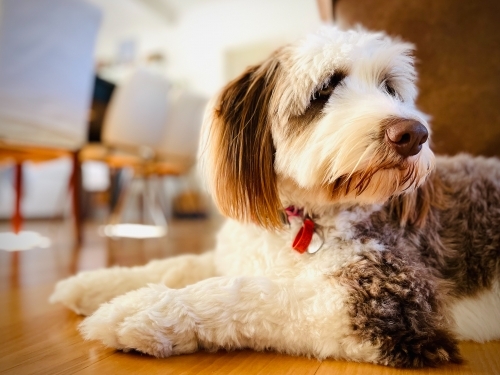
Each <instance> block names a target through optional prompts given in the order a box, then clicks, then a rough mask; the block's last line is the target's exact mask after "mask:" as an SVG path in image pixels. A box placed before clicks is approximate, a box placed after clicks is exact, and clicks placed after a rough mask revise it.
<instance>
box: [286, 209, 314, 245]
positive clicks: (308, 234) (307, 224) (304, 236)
mask: <svg viewBox="0 0 500 375" xmlns="http://www.w3.org/2000/svg"><path fill="white" fill-rule="evenodd" d="M285 213H286V215H287V218H288V221H290V217H301V218H303V222H302V227H301V228H300V230H299V231H298V233H297V235H296V236H295V238H294V240H293V243H292V247H293V248H294V249H295V250H297V251H298V252H299V253H301V254H302V253H304V252H306V251H307V250H308V249H309V245H311V241H312V239H313V235H314V234H315V233H314V227H315V225H314V221H312V220H311V218H310V217H309V216H307V215H305V216H304V210H302V209H299V208H297V207H295V206H290V207H287V208H286V209H285Z"/></svg>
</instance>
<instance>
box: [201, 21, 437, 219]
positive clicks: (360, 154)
mask: <svg viewBox="0 0 500 375" xmlns="http://www.w3.org/2000/svg"><path fill="white" fill-rule="evenodd" d="M412 49H413V47H412V45H410V44H408V43H403V42H401V41H398V40H394V39H391V38H389V37H387V36H385V35H384V34H381V33H369V32H366V31H363V30H357V31H340V30H338V29H336V28H333V27H328V28H323V29H321V30H320V31H319V32H318V33H316V34H313V35H310V36H309V37H307V38H305V39H304V40H301V41H299V42H298V43H295V44H293V45H289V46H285V47H283V48H281V49H279V50H278V51H276V52H275V53H274V54H273V55H272V56H270V57H269V58H268V59H267V60H266V61H264V62H263V63H262V64H260V65H257V66H253V67H250V68H249V69H248V70H247V71H245V72H244V73H243V74H242V75H241V76H239V77H238V78H236V79H235V80H233V81H232V82H230V83H229V84H228V85H227V86H226V87H225V88H224V89H223V90H222V92H221V93H220V94H219V95H218V97H216V98H215V99H214V100H213V102H212V106H210V107H209V109H208V112H207V115H206V118H205V123H204V130H203V133H204V135H203V136H202V145H201V153H202V154H201V155H202V159H203V161H204V167H205V169H206V171H207V172H208V178H209V183H210V185H211V190H212V193H213V195H214V198H215V201H216V203H217V205H218V206H219V208H220V209H221V211H222V213H223V214H225V215H227V216H229V217H232V218H234V219H237V220H242V221H252V222H255V223H258V224H260V225H262V226H264V227H267V228H276V227H278V226H280V225H281V224H280V223H281V222H280V211H281V210H282V209H283V207H284V206H285V205H289V204H295V205H299V206H300V205H302V206H304V205H305V206H307V205H309V206H314V205H316V206H317V205H321V206H324V205H328V204H338V203H354V204H356V203H358V204H372V203H383V202H385V201H387V200H388V199H389V198H390V197H392V196H395V195H400V194H403V193H405V192H409V191H412V190H414V189H416V188H417V187H418V186H419V185H420V184H422V183H423V181H424V180H425V178H426V176H427V175H428V174H429V173H430V171H431V169H432V168H433V164H434V156H433V153H432V151H431V150H430V149H429V126H428V124H427V121H426V116H425V115H424V114H423V113H421V112H420V111H418V110H417V109H416V108H415V97H416V94H417V91H416V88H415V78H416V74H415V69H414V66H413V58H412Z"/></svg>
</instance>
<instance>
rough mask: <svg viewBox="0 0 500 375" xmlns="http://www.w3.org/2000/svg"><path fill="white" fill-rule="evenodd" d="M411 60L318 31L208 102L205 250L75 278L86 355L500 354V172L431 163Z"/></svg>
mask: <svg viewBox="0 0 500 375" xmlns="http://www.w3.org/2000/svg"><path fill="white" fill-rule="evenodd" d="M412 53H413V46H412V45H411V44H409V43H405V42H403V41H401V40H399V39H396V38H391V37H389V36H387V35H385V34H383V33H374V32H368V31H365V30H363V29H356V30H350V31H341V30H339V29H338V28H336V27H333V26H332V27H323V28H321V29H320V30H319V31H317V32H316V33H314V34H311V35H309V36H308V37H306V38H304V39H302V40H300V41H298V42H296V43H294V44H290V45H287V46H284V47H282V48H281V49H279V50H277V51H276V52H275V53H273V54H272V55H271V56H270V57H269V58H268V59H267V60H265V61H264V62H262V63H261V64H259V65H256V66H252V67H249V68H248V69H247V70H246V71H245V72H244V73H243V74H242V75H241V76H239V77H238V78H236V79H234V80H233V81H231V82H230V83H229V84H227V86H225V87H224V88H223V89H222V90H221V92H220V93H219V94H218V95H217V96H216V97H215V98H214V99H212V101H211V102H210V103H209V106H208V108H207V111H206V114H205V118H204V123H203V127H202V136H201V144H200V150H199V153H200V158H201V164H202V167H203V170H204V171H205V176H206V178H207V181H208V185H209V189H210V191H211V193H212V195H213V197H214V200H215V203H216V205H217V206H218V208H219V209H220V210H221V212H222V213H223V214H224V215H225V216H227V217H228V219H227V221H226V222H225V224H224V226H223V227H222V229H221V230H220V232H219V234H218V237H217V245H216V248H215V250H212V251H209V252H207V253H204V254H202V255H183V256H178V257H173V258H170V259H165V260H155V261H152V262H150V263H149V264H147V265H145V266H141V267H132V268H122V267H115V268H110V269H102V270H97V271H91V272H82V273H80V274H78V275H76V276H73V277H70V278H69V279H66V280H63V281H60V282H59V283H58V284H57V286H56V288H55V291H54V293H53V295H52V297H51V301H52V302H61V303H63V304H64V305H66V306H67V307H69V308H70V309H72V310H74V311H75V312H76V313H79V314H83V315H90V316H89V317H87V318H86V319H85V320H84V321H83V322H82V323H81V325H80V331H81V333H82V335H83V337H84V338H85V339H88V340H98V341H101V342H102V343H103V344H104V345H105V346H107V347H111V348H116V349H122V350H130V349H134V350H138V351H140V352H143V353H147V354H150V355H153V356H156V357H168V356H171V355H177V354H183V353H192V352H195V351H197V350H199V349H200V348H203V349H206V350H217V349H219V348H225V349H236V348H252V349H254V350H275V351H278V352H281V353H287V354H290V355H304V356H308V357H315V358H318V359H324V358H334V359H344V360H350V361H360V362H370V363H375V364H381V365H387V366H394V367H423V366H436V365H440V364H444V363H448V362H452V363H459V362H460V361H461V356H460V353H459V348H458V340H475V341H479V342H483V341H487V340H495V339H499V338H500V266H499V265H500V261H499V259H500V256H499V254H500V230H499V228H500V161H499V160H497V159H494V158H491V159H487V158H482V157H477V158H473V157H471V156H468V155H458V156H455V157H435V156H434V154H433V152H432V151H431V149H430V148H429V142H430V128H429V124H428V118H427V116H426V115H425V114H424V113H422V112H421V111H420V110H419V109H417V108H416V106H415V98H416V96H417V89H416V86H415V80H416V72H415V68H414V58H413V57H412Z"/></svg>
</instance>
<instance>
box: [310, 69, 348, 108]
mask: <svg viewBox="0 0 500 375" xmlns="http://www.w3.org/2000/svg"><path fill="white" fill-rule="evenodd" d="M345 76H346V75H345V73H342V72H336V73H335V74H334V75H332V76H331V77H330V80H329V81H328V82H327V83H326V84H325V85H324V86H323V87H322V88H320V89H319V90H317V91H316V92H315V93H314V95H313V97H312V100H314V101H317V100H320V101H327V100H328V98H329V97H330V95H332V93H333V90H335V87H337V86H338V85H339V84H340V83H341V82H342V80H343V79H344V78H345Z"/></svg>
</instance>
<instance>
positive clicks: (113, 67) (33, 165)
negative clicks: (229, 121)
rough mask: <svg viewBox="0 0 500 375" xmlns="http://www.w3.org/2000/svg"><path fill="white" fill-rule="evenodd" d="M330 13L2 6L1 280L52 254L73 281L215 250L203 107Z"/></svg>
mask: <svg viewBox="0 0 500 375" xmlns="http://www.w3.org/2000/svg"><path fill="white" fill-rule="evenodd" d="M320 6H323V5H320V3H318V2H316V1H314V0H295V1H293V2H290V1H287V0H255V1H248V0H0V261H1V262H0V263H1V264H2V265H3V267H4V268H3V269H0V274H1V275H3V276H6V275H7V274H11V276H12V275H14V276H13V277H14V279H16V278H17V280H20V279H23V277H22V275H23V274H24V275H25V276H26V275H27V271H26V264H31V263H33V262H35V263H38V264H40V262H38V261H34V260H33V259H39V258H38V257H40V256H41V255H42V254H44V255H43V256H45V257H49V258H53V257H54V256H55V255H57V254H58V255H57V256H62V257H63V258H64V259H66V261H65V262H63V263H64V264H65V265H68V264H69V265H70V268H71V270H69V269H67V268H66V271H63V272H64V273H71V272H75V271H76V270H78V269H82V268H94V267H97V266H106V265H110V264H117V263H120V264H123V262H125V263H126V262H127V260H126V259H129V262H130V264H136V263H141V262H145V261H147V259H150V258H154V257H160V256H165V255H171V254H173V253H175V252H176V251H177V250H175V249H173V247H174V246H180V247H183V250H182V251H184V252H186V251H187V252H197V251H201V250H202V248H205V247H206V246H202V245H203V244H207V246H208V245H209V244H210V243H211V241H212V237H213V232H214V231H215V229H216V228H217V227H218V225H219V222H220V218H219V216H218V214H217V211H216V210H215V209H214V208H213V207H212V205H211V203H210V200H209V198H207V197H206V196H205V195H204V194H203V189H202V188H201V184H200V181H199V180H198V177H197V173H196V153H197V144H198V133H199V130H200V127H201V122H202V116H203V112H204V109H205V106H206V103H207V101H208V100H209V99H210V97H211V96H213V95H214V94H215V93H216V92H217V91H218V90H219V89H220V88H221V87H222V86H223V85H224V84H225V83H227V82H228V81H229V80H231V79H233V78H235V77H236V76H237V75H238V74H240V73H241V72H242V71H243V70H244V69H245V68H246V67H247V66H249V65H252V64H255V63H258V62H260V61H261V60H263V59H264V58H266V57H267V56H268V55H269V54H270V53H271V52H272V51H273V50H274V49H276V48H277V47H279V46H281V45H283V44H285V43H288V42H291V41H293V40H295V39H297V38H298V37H300V36H303V35H304V34H306V33H307V32H309V31H312V30H314V29H316V28H317V27H318V26H319V25H320V24H321V22H322V20H321V12H320ZM328 6H330V7H331V4H327V7H328ZM327 12H328V14H329V16H328V19H331V18H332V12H331V9H330V10H328V11H327ZM178 241H181V244H179V243H178ZM169 244H170V245H169ZM116 249H117V250H116ZM126 249H130V251H129V253H128V254H129V256H130V258H127V255H124V254H127V250H126ZM26 250H31V251H26ZM179 251H181V250H179ZM21 252H23V254H21ZM9 254H10V255H9ZM35 254H36V255H35ZM64 254H66V255H64ZM88 254H93V255H88ZM96 254H100V255H96ZM145 254H146V255H145ZM138 256H139V258H137V257H138ZM141 257H142V258H141ZM30 259H31V260H30ZM85 259H88V260H89V262H90V263H86V260H85ZM124 259H125V260H124ZM68 262H69V263H68ZM23 264H25V266H24V267H23ZM85 264H86V265H85ZM50 267H51V269H52V268H53V267H54V265H51V266H50ZM28 268H29V267H28ZM2 271H3V272H2ZM14 271H15V272H14ZM52 271H53V269H52ZM13 272H14V273H15V274H13ZM19 272H21V275H20V274H19ZM37 273H40V272H39V271H37ZM24 279H25V278H24ZM24 279H23V280H24Z"/></svg>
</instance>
